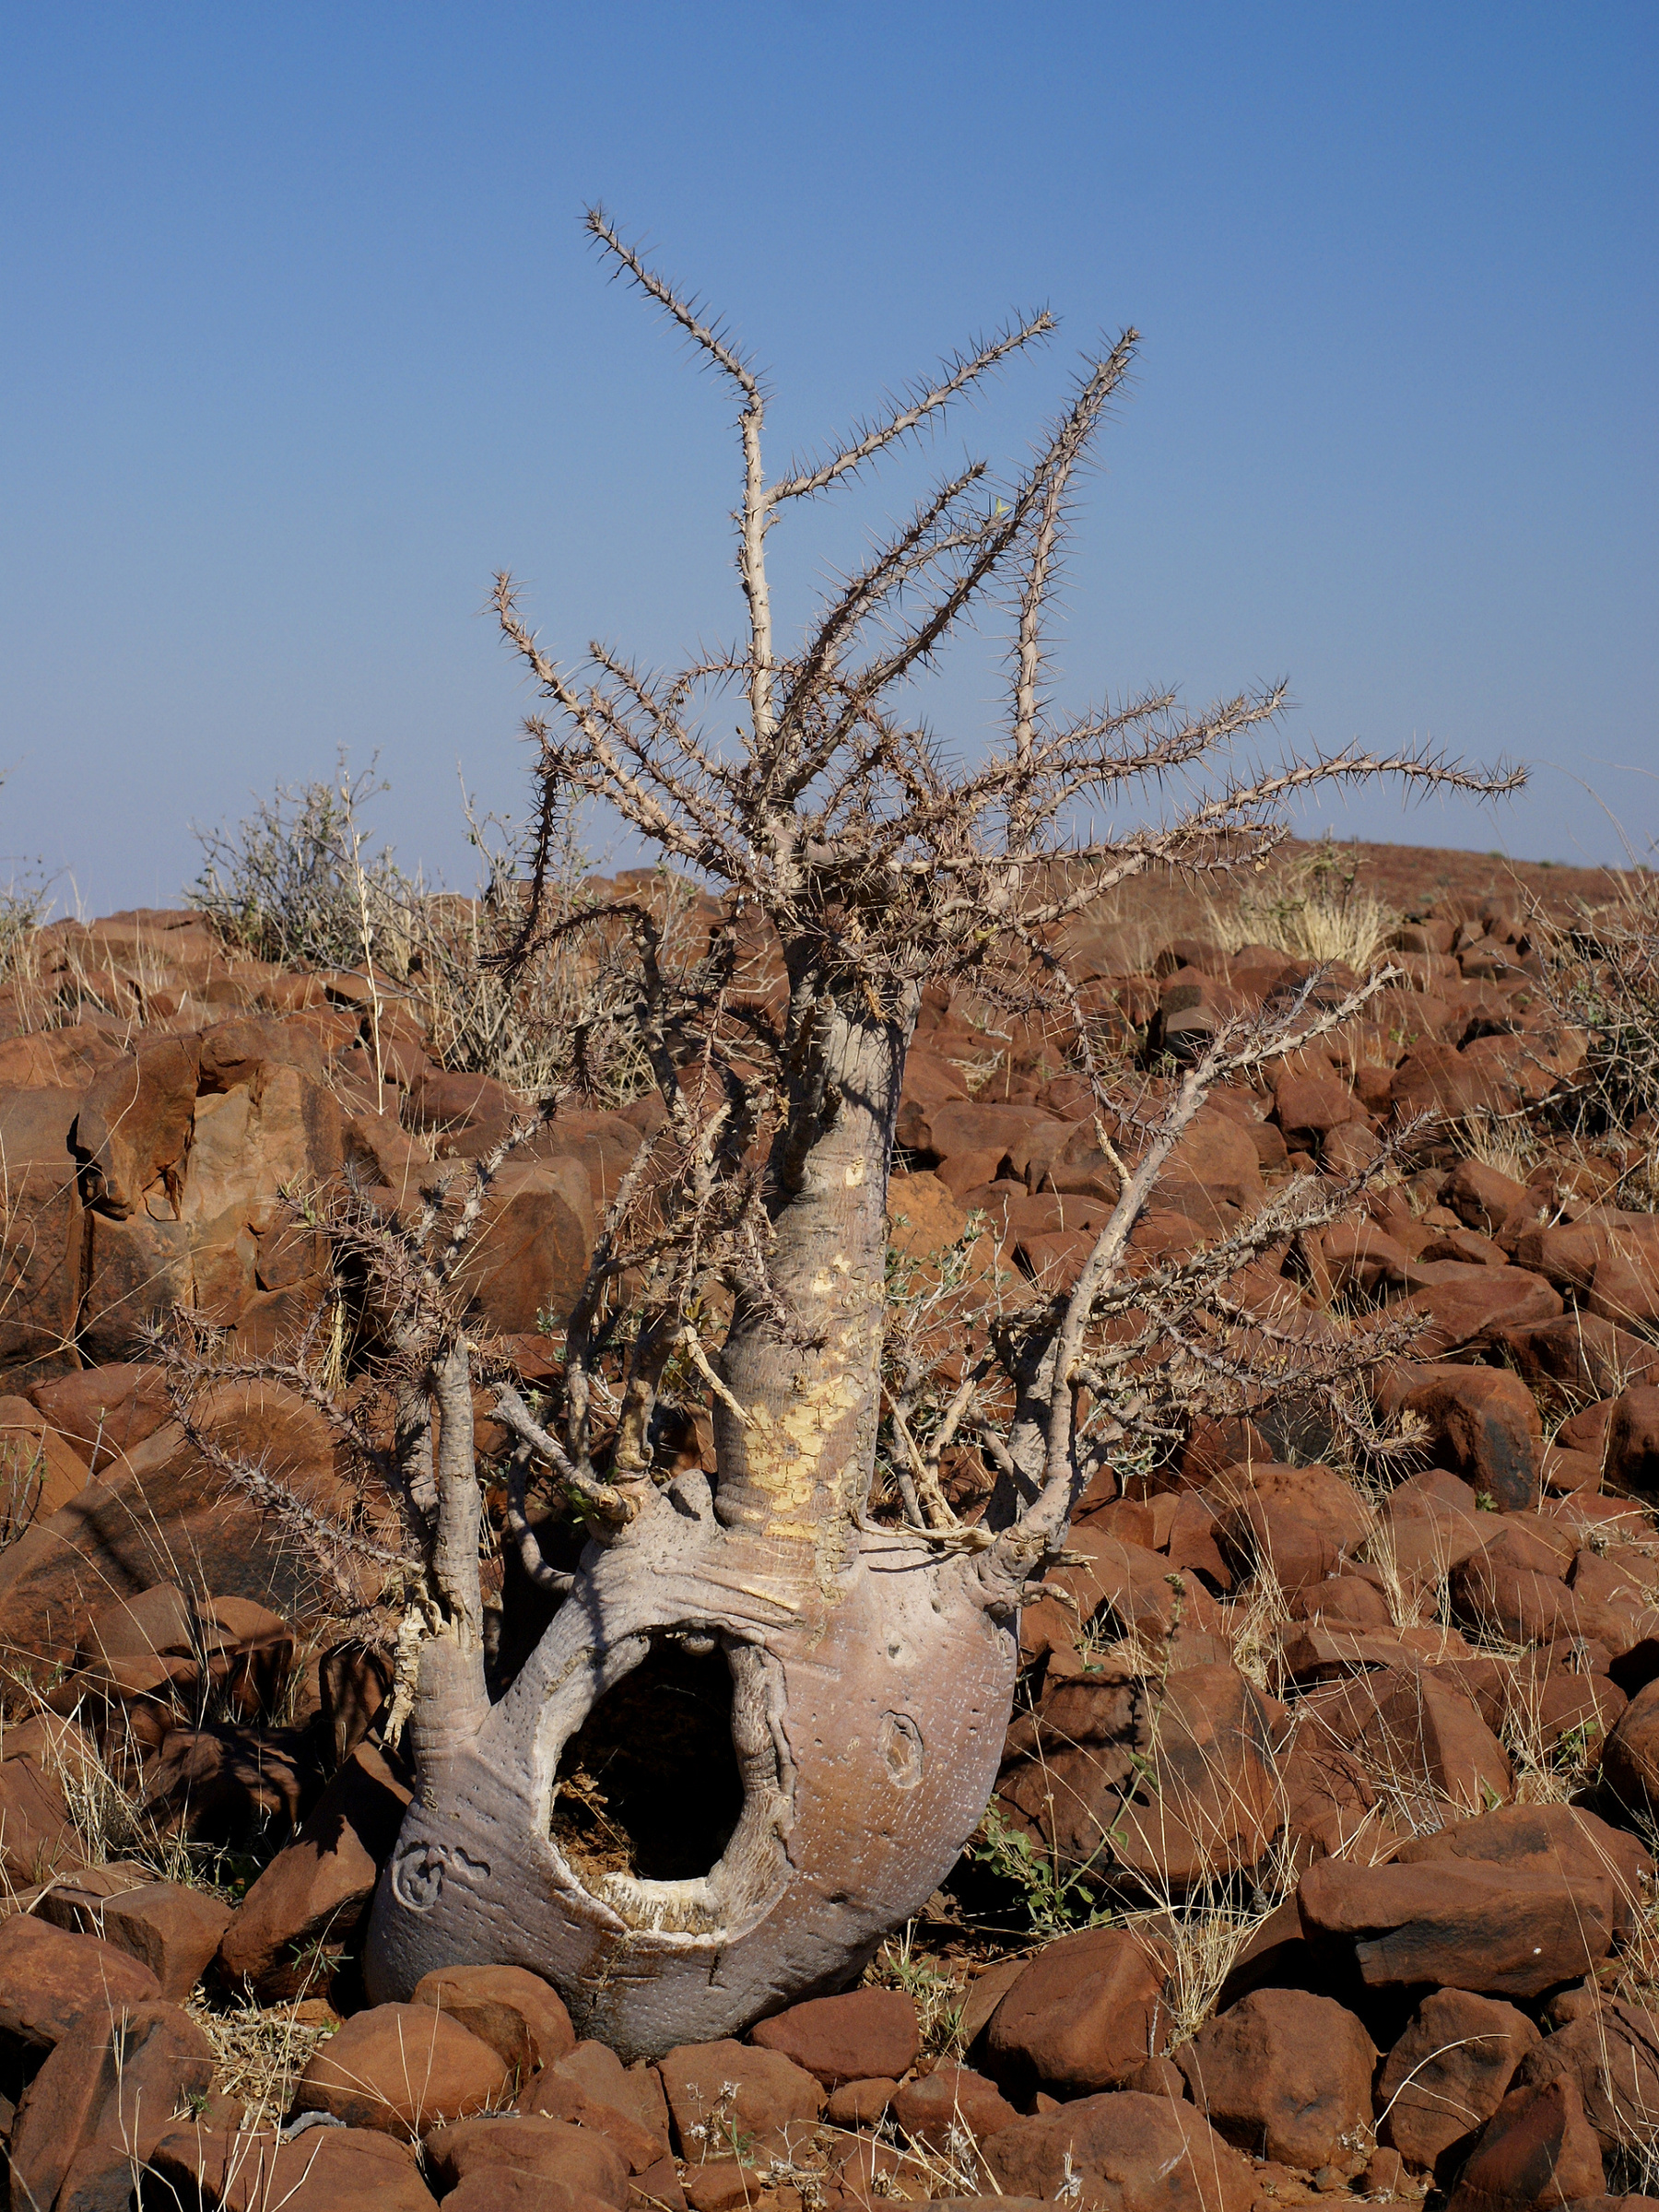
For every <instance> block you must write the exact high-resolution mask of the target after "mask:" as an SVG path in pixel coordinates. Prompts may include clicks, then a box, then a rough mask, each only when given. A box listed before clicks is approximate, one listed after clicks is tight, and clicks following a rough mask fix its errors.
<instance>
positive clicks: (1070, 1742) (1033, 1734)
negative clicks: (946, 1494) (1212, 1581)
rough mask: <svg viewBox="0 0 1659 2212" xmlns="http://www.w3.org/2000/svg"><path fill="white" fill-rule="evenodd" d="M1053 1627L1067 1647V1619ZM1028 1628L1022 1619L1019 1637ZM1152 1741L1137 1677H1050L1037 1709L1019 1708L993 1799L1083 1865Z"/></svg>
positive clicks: (1111, 1819) (1097, 1847)
mask: <svg viewBox="0 0 1659 2212" xmlns="http://www.w3.org/2000/svg"><path fill="white" fill-rule="evenodd" d="M1035 1610H1037V1609H1036V1608H1033V1611H1035ZM1054 1610H1055V1611H1056V1612H1058V1608H1057V1607H1056V1608H1054ZM1058 1626H1059V1629H1060V1633H1061V1636H1062V1644H1061V1649H1062V1650H1063V1651H1068V1650H1069V1649H1070V1646H1071V1641H1072V1639H1071V1636H1070V1634H1069V1633H1068V1632H1067V1630H1066V1624H1065V1621H1064V1619H1062V1620H1061V1621H1060V1622H1059V1623H1058ZM1029 1632H1030V1630H1029V1626H1027V1625H1026V1624H1023V1623H1022V1635H1024V1634H1029ZM1051 1665H1053V1662H1052V1661H1051ZM1150 1747H1151V1726H1150V1715H1149V1707H1148V1703H1147V1687H1146V1684H1145V1683H1144V1682H1143V1681H1142V1680H1141V1679H1140V1678H1139V1677H1135V1676H1133V1675H1130V1674H1128V1673H1126V1672H1125V1671H1124V1670H1121V1669H1120V1670H1113V1671H1112V1673H1110V1674H1107V1675H1104V1676H1103V1677H1088V1676H1084V1677H1073V1678H1071V1679H1067V1680H1062V1681H1058V1682H1055V1683H1053V1684H1052V1686H1045V1688H1044V1690H1043V1694H1042V1697H1041V1702H1040V1703H1039V1705H1038V1708H1037V1710H1036V1712H1032V1713H1029V1714H1025V1713H1022V1714H1018V1715H1017V1716H1016V1717H1015V1720H1014V1722H1013V1724H1012V1725H1011V1726H1010V1728H1009V1730H1008V1735H1007V1740H1006V1746H1005V1750H1004V1761H1003V1769H1002V1773H1001V1776H1000V1778H999V1780H998V1783H997V1801H998V1803H999V1805H1000V1806H1002V1808H1003V1809H1004V1811H1005V1812H1007V1813H1008V1814H1010V1815H1011V1816H1013V1817H1014V1818H1016V1820H1017V1821H1018V1823H1019V1824H1020V1825H1021V1826H1023V1827H1027V1828H1030V1830H1034V1831H1035V1832H1036V1833H1038V1834H1039V1835H1040V1836H1041V1838H1042V1839H1043V1841H1044V1844H1045V1846H1046V1847H1047V1848H1048V1849H1051V1850H1053V1851H1056V1852H1058V1853H1060V1854H1061V1856H1062V1857H1063V1858H1064V1859H1065V1861H1066V1862H1067V1863H1069V1864H1073V1865H1086V1864H1087V1863H1088V1861H1090V1860H1091V1859H1092V1858H1094V1857H1095V1855H1096V1854H1097V1853H1099V1852H1100V1849H1101V1847H1102V1844H1103V1842H1104V1840H1105V1837H1106V1834H1107V1831H1108V1830H1109V1829H1110V1828H1111V1827H1112V1824H1113V1822H1114V1821H1115V1820H1116V1818H1117V1817H1118V1812H1119V1809H1120V1806H1121V1803H1122V1800H1121V1796H1120V1794H1119V1793H1120V1791H1121V1789H1122V1786H1123V1784H1124V1783H1126V1782H1128V1781H1129V1780H1130V1779H1131V1778H1132V1777H1133V1775H1134V1772H1135V1758H1136V1757H1137V1755H1144V1754H1145V1752H1147V1750H1149V1749H1150Z"/></svg>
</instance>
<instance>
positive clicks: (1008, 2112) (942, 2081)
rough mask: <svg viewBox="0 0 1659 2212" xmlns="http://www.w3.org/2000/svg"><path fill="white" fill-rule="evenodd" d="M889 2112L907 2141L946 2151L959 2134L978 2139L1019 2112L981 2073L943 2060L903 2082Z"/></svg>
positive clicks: (1009, 2122)
mask: <svg viewBox="0 0 1659 2212" xmlns="http://www.w3.org/2000/svg"><path fill="white" fill-rule="evenodd" d="M893 2116H894V2118H895V2119H896V2120H897V2121H898V2123H899V2124H900V2127H901V2128H902V2129H903V2130H904V2133H905V2135H906V2136H908V2137H909V2138H910V2140H911V2141H912V2143H925V2144H926V2145H927V2146H928V2147H929V2148H930V2149H933V2150H940V2151H946V2152H950V2151H953V2150H954V2149H955V2148H956V2147H957V2145H958V2143H959V2138H960V2137H961V2136H963V2135H968V2136H971V2137H972V2139H973V2141H974V2142H975V2143H983V2142H985V2141H987V2140H988V2139H989V2138H990V2137H991V2136H994V2135H996V2134H998V2133H999V2132H1000V2131H1001V2130H1002V2129H1003V2128H1005V2127H1010V2126H1012V2125H1013V2124H1014V2122H1015V2121H1016V2120H1018V2117H1019V2114H1018V2112H1016V2111H1015V2110H1014V2107H1013V2106H1012V2105H1011V2104H1009V2103H1008V2102H1007V2100H1006V2099H1005V2098H1004V2097H1003V2096H1002V2094H1001V2092H1000V2091H999V2090H998V2089H997V2088H996V2085H995V2084H994V2082H989V2081H987V2080H986V2079H985V2077H984V2076H983V2075H982V2074H976V2073H974V2072H973V2071H972V2069H971V2067H968V2066H956V2065H950V2064H948V2063H946V2064H944V2065H937V2066H935V2068H934V2070H933V2072H932V2073H931V2074H924V2075H922V2076H921V2077H919V2078H918V2079H917V2080H915V2081H907V2082H906V2083H905V2085H904V2087H903V2088H901V2089H900V2091H899V2093H898V2095H897V2096H896V2097H895V2098H894V2100H893Z"/></svg>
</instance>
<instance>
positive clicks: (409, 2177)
mask: <svg viewBox="0 0 1659 2212" xmlns="http://www.w3.org/2000/svg"><path fill="white" fill-rule="evenodd" d="M149 2171H150V2172H151V2173H153V2174H154V2175H155V2176H156V2179H157V2181H158V2182H159V2183H160V2185H161V2192H162V2199H163V2202H166V2201H170V2200H169V2199H168V2197H167V2194H166V2193H167V2192H168V2191H171V2192H172V2194H173V2195H175V2196H176V2198H177V2200H178V2202H179V2203H180V2204H181V2205H182V2206H188V2207H190V2208H191V2212H194V2207H195V2206H197V2205H214V2204H218V2205H221V2206H224V2212H273V2208H274V2207H278V2206H279V2207H280V2208H281V2212H360V2208H361V2207H362V2206H369V2205H372V2206H373V2207H374V2212H431V2207H432V2205H433V2202H434V2199H433V2197H432V2194H431V2193H430V2191H429V2189H428V2188H427V2186H426V2184H425V2183H424V2182H422V2180H421V2178H420V2176H419V2173H418V2171H417V2170H416V2165H415V2151H414V2147H413V2146H412V2145H410V2144H407V2143H398V2142H395V2141H394V2139H393V2138H392V2137H391V2136H382V2135H378V2134H371V2133H369V2132H368V2131H366V2130H364V2129H362V2128H352V2127H312V2128H307V2129H306V2130H305V2132H304V2133H303V2134H302V2135H300V2136H295V2138H294V2140H293V2141H292V2142H291V2143H279V2142H278V2140H277V2137H276V2136H274V2135H271V2134H269V2133H263V2134H254V2133H248V2134H242V2133H240V2132H230V2131H228V2130H224V2129H220V2128H217V2127H210V2126H207V2125H206V2124H203V2123H202V2122H200V2121H194V2122H193V2121H179V2120H174V2121H171V2122H169V2123H168V2124H167V2132H166V2134H164V2135H163V2136H162V2137H161V2139H160V2140H159V2143H158V2144H157V2145H156V2147H155V2149H154V2150H153V2151H152V2152H151V2153H150V2158H149ZM455 2201H456V2200H455V2199H454V2198H452V2199H451V2202H452V2204H453V2203H455ZM457 2212H460V2207H459V2206H457ZM524 2212H536V2208H535V2207H533V2206H525V2207H524ZM558 2212H567V2208H566V2207H564V2206H559V2208H558ZM569 2212H587V2207H586V2206H582V2207H580V2208H579V2207H577V2206H573V2205H572V2206H571V2207H569Z"/></svg>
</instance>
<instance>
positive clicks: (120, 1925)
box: [36, 1866, 230, 2005]
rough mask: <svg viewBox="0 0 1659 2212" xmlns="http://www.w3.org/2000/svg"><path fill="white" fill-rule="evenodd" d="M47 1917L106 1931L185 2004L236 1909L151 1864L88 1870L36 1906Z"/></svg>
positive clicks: (173, 2000)
mask: <svg viewBox="0 0 1659 2212" xmlns="http://www.w3.org/2000/svg"><path fill="white" fill-rule="evenodd" d="M36 1910H37V1911H38V1912H39V1913H40V1916H41V1919H43V1920H48V1921H50V1922H52V1924H53V1925H54V1926H56V1927H60V1928H68V1929H71V1930H73V1931H75V1932H76V1933H77V1934H80V1935H97V1936H101V1937H102V1939H103V1941H104V1942H105V1943H109V1944H112V1945H113V1946H114V1947H115V1948H116V1949H117V1950H119V1951H124V1952H125V1953H126V1955H127V1957H128V1958H130V1959H137V1960H138V1961H139V1962H140V1964H142V1965H144V1966H147V1967H148V1969H149V1970H150V1971H151V1973H153V1974H154V1975H155V1977H156V1980H157V1983H159V1987H160V1991H161V1994H162V1995H163V1996H164V1997H165V1998H166V1999H167V2000H168V2002H169V2003H170V2004H174V2005H179V2004H182V2002H183V2001H184V1999H185V1998H186V1997H187V1996H188V1995H189V1994H190V1993H191V1991H192V1990H193V1989H194V1987H195V1985H196V1983H198V1982H199V1981H200V1980H201V1978H202V1976H203V1974H204V1973H205V1972H206V1969H207V1965H208V1962H209V1961H210V1960H211V1959H212V1958H213V1956H214V1954H215V1952H216V1951H217V1950H218V1947H219V1940H220V1938H221V1937H222V1936H223V1935H224V1933H225V1929H226V1927H227V1926H228V1925H229V1920H230V1907H229V1905H227V1904H224V1903H222V1902H221V1901H220V1900H219V1899H218V1898H217V1897H213V1896H210V1895H209V1894H208V1893H207V1892H206V1890H202V1889H191V1888H186V1887H185V1886H184V1884H182V1882H159V1881H157V1880H156V1879H155V1878H154V1877H153V1876H152V1875H151V1874H150V1873H149V1872H148V1870H147V1868H145V1867H142V1866H138V1867H129V1866H100V1867H88V1868H86V1869H85V1870H84V1871H83V1872H82V1873H80V1874H79V1875H75V1876H69V1877H64V1878H63V1879H60V1880H59V1881H56V1882H54V1883H53V1886H52V1888H50V1889H49V1890H47V1891H46V1892H45V1893H44V1894H43V1895H42V1897H41V1901H40V1904H39V1906H38V1907H37V1908H36Z"/></svg>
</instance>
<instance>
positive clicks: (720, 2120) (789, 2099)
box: [657, 2041, 824, 2160]
mask: <svg viewBox="0 0 1659 2212" xmlns="http://www.w3.org/2000/svg"><path fill="white" fill-rule="evenodd" d="M657 2071H658V2073H659V2074H660V2075H661V2076H662V2077H663V2090H664V2093H665V2096H666V2097H667V2100H668V2110H669V2112H670V2114H671V2115H672V2117H673V2120H674V2132H675V2134H676V2136H677V2137H678V2139H679V2147H680V2154H681V2156H682V2157H683V2158H686V2159H693V2160H699V2159H710V2158H718V2157H721V2156H722V2155H724V2153H725V2152H726V2151H728V2150H729V2149H730V2147H731V2145H732V2143H733V2141H734V2139H737V2140H741V2139H742V2138H743V2137H745V2136H750V2137H752V2138H753V2139H754V2141H755V2142H756V2144H757V2145H759V2146H761V2147H766V2148H769V2149H776V2150H779V2151H783V2150H786V2149H787V2147H789V2145H790V2144H791V2143H792V2142H793V2143H795V2144H799V2143H800V2142H801V2141H802V2140H803V2139H804V2138H805V2137H806V2136H808V2135H810V2133H811V2132H812V2130H813V2128H815V2127H816V2126H817V2124H818V2114H819V2113H820V2112H822V2111H823V2109H824V2091H823V2088H822V2087H821V2085H820V2084H819V2082H818V2078H817V2077H816V2076H815V2075H811V2074H808V2073H807V2072H806V2069H805V2068H804V2067H802V2066H797V2065H795V2064H794V2060H793V2059H789V2058H786V2057H785V2056H784V2055H783V2053H782V2052H781V2051H764V2050H755V2049H751V2048H750V2047H748V2046H747V2045H746V2044H743V2043H735V2042H730V2041H720V2042H713V2043H679V2044H677V2045H676V2047H675V2048H674V2049H673V2050H672V2051H670V2052H669V2053H668V2054H667V2056H666V2057H665V2058H663V2059H660V2060H659V2061H658V2062H657Z"/></svg>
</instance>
